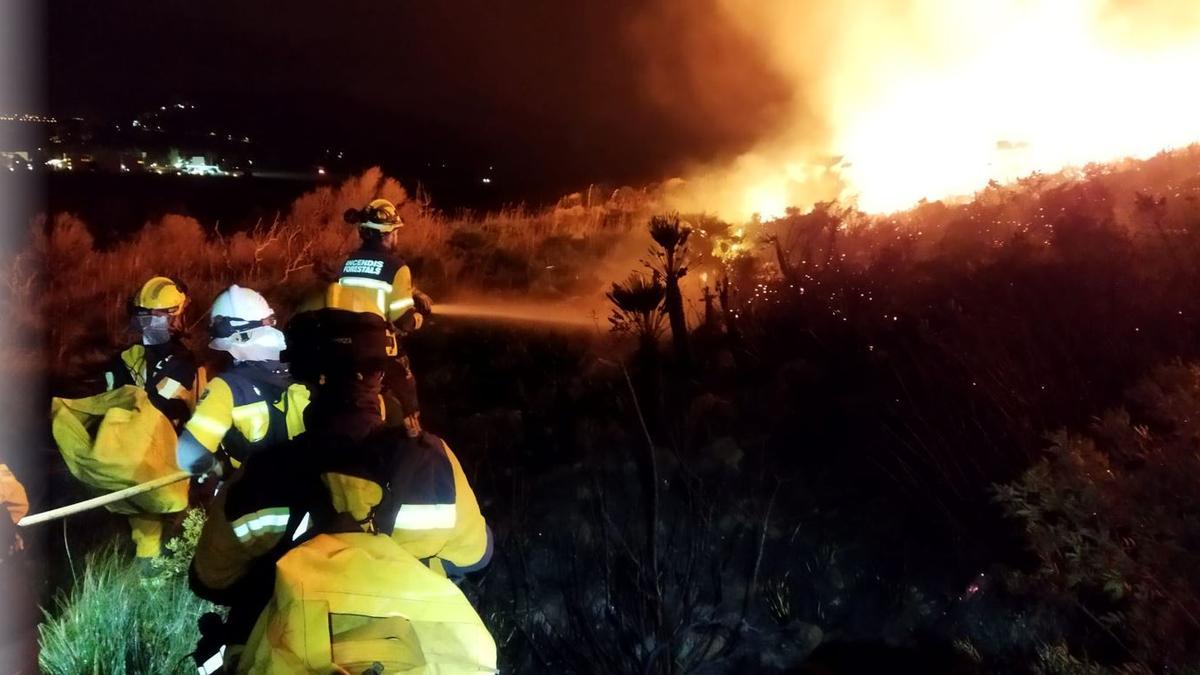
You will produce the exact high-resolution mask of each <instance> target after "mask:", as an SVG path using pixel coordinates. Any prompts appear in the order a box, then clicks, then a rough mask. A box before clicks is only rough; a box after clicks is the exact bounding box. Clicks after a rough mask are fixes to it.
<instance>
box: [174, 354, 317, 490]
mask: <svg viewBox="0 0 1200 675" xmlns="http://www.w3.org/2000/svg"><path fill="white" fill-rule="evenodd" d="M308 397H309V393H308V388H307V387H305V386H304V385H302V384H299V383H297V382H293V381H292V380H291V378H290V377H288V376H287V374H286V371H285V370H283V368H282V366H281V365H280V364H278V362H242V363H238V364H236V365H234V366H233V367H232V368H230V369H229V370H228V371H226V372H224V373H222V374H221V375H219V376H217V377H214V378H213V379H212V380H211V381H209V383H208V386H207V387H206V388H205V389H204V393H203V394H201V395H200V402H199V403H198V404H197V405H196V412H195V413H193V414H192V417H191V419H189V420H188V422H187V424H186V425H185V427H184V428H185V430H186V433H187V434H188V435H190V437H191V438H193V439H195V440H196V441H197V442H198V443H199V445H201V446H203V448H204V449H205V450H207V451H208V452H210V453H213V454H216V453H217V452H218V451H223V452H224V453H225V454H226V455H227V456H228V457H229V459H230V462H231V463H232V464H233V466H234V467H238V466H241V463H242V462H244V461H245V460H246V458H247V457H248V456H250V455H251V454H253V453H255V452H258V451H260V450H262V449H263V448H267V447H271V446H273V445H277V444H279V443H283V442H284V441H287V440H288V439H290V438H295V437H296V436H298V435H300V434H301V433H302V432H303V431H304V409H305V408H306V407H307V406H308ZM180 461H181V462H182V463H185V464H192V463H193V462H194V461H195V458H181V459H180Z"/></svg>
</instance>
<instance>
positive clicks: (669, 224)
mask: <svg viewBox="0 0 1200 675" xmlns="http://www.w3.org/2000/svg"><path fill="white" fill-rule="evenodd" d="M691 234H692V226H691V225H689V224H688V223H686V222H683V221H681V220H679V216H678V215H675V214H672V215H669V216H654V217H653V218H651V219H650V238H651V239H653V240H654V243H656V244H658V246H659V248H658V249H654V250H652V251H651V254H652V255H653V256H654V260H653V261H652V262H647V263H646V265H647V266H648V267H649V268H650V269H652V270H654V272H655V274H658V275H661V276H662V277H663V279H664V280H665V281H666V284H665V288H664V309H665V310H666V313H667V316H668V318H669V319H670V321H671V338H672V341H673V342H674V344H675V356H676V358H677V359H678V361H679V362H680V363H681V364H686V363H687V362H688V361H689V360H690V350H689V349H688V332H687V317H686V316H685V315H684V313H683V293H682V292H681V291H680V290H679V280H680V279H681V278H683V276H684V275H686V274H687V257H688V246H687V242H688V238H689V237H690V236H691Z"/></svg>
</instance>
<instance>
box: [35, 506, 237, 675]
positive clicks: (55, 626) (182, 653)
mask: <svg viewBox="0 0 1200 675" xmlns="http://www.w3.org/2000/svg"><path fill="white" fill-rule="evenodd" d="M195 513H196V512H193V513H189V516H188V520H187V521H185V532H184V536H183V537H180V538H179V539H176V540H175V541H173V542H171V544H175V547H174V548H171V549H170V550H171V552H172V555H168V556H166V557H164V559H163V562H164V563H167V564H166V565H156V566H155V567H156V569H157V570H158V576H155V577H152V578H146V577H143V576H142V574H141V571H140V570H139V569H138V566H137V565H136V564H135V563H134V562H133V561H132V560H130V559H129V558H128V557H126V556H125V555H122V554H120V553H119V552H118V551H117V550H116V549H115V548H111V547H108V548H103V549H100V550H98V551H95V552H93V553H92V554H90V555H88V557H87V561H86V563H85V568H84V571H83V575H82V576H81V577H80V578H79V580H78V582H77V583H76V585H75V586H74V588H72V589H70V590H69V591H65V592H62V593H60V594H59V595H58V597H56V598H55V600H54V602H53V605H52V607H51V608H50V609H49V610H46V611H44V613H45V616H46V619H45V621H44V622H43V623H42V624H41V625H40V626H39V627H38V632H39V634H40V639H41V654H40V656H39V658H38V662H39V665H40V666H41V669H42V672H44V673H49V674H51V675H58V674H61V675H78V674H79V673H105V674H112V675H118V674H121V673H156V674H158V673H162V674H167V673H194V672H195V670H196V669H195V666H194V665H193V663H192V661H191V659H190V657H189V656H188V655H189V654H190V653H191V652H192V650H193V649H194V648H195V644H196V640H197V639H198V638H199V635H198V633H197V628H196V620H197V619H198V618H199V617H200V615H201V614H203V613H204V612H208V611H212V610H213V609H214V607H213V605H211V604H210V603H208V602H205V601H203V600H201V599H199V598H197V597H196V596H195V595H193V594H192V592H191V590H190V589H189V588H188V585H187V574H186V573H187V566H186V564H185V565H182V566H180V565H177V564H171V563H173V562H177V561H176V560H175V559H176V558H179V559H180V560H183V559H184V556H186V558H190V557H191V549H192V548H193V547H194V542H193V541H188V539H189V537H188V533H189V531H190V530H194V531H195V532H197V533H198V531H199V526H198V525H197V523H200V524H202V523H203V518H202V515H201V516H196V515H195ZM191 521H195V522H193V523H192V525H193V527H191V528H188V527H186V524H187V523H188V522H191ZM177 549H178V550H177ZM184 549H187V550H186V551H185V550H184Z"/></svg>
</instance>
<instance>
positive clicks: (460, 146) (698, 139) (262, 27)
mask: <svg viewBox="0 0 1200 675" xmlns="http://www.w3.org/2000/svg"><path fill="white" fill-rule="evenodd" d="M709 2H710V0H687V1H685V0H672V1H667V0H658V1H657V2H653V3H649V2H634V1H632V0H603V1H601V0H595V1H588V2H566V1H562V0H546V1H540V2H523V3H516V2H501V1H497V0H454V1H449V0H437V1H432V0H426V1H420V2H418V1H415V0H352V1H346V2H317V1H315V0H289V1H286V2H282V1H275V0H271V1H262V0H255V1H254V2H195V1H180V0H168V1H160V2H144V1H131V0H110V1H106V2H103V3H97V2H91V1H67V0H53V1H52V2H50V3H49V4H48V5H47V7H48V10H47V13H46V23H45V28H46V36H47V49H48V51H49V54H48V60H47V71H46V85H47V91H46V94H47V100H48V108H49V109H50V111H51V112H54V113H56V114H88V115H100V116H119V115H124V114H128V113H135V112H137V111H140V110H144V109H147V108H150V107H154V106H158V105H161V104H163V103H170V102H172V101H177V100H188V101H194V102H196V103H198V104H199V105H201V106H204V108H205V110H206V111H208V112H209V113H210V114H212V115H214V116H215V118H216V119H219V120H224V121H226V122H227V123H229V124H232V125H237V126H238V127H239V128H244V129H246V130H247V132H248V133H252V134H255V135H256V136H257V137H258V138H261V139H264V140H267V141H270V142H276V143H311V144H333V145H340V146H342V147H346V148H349V149H351V150H352V151H354V152H356V153H358V154H357V156H359V157H362V158H364V159H365V160H366V161H371V162H374V161H384V162H385V163H386V162H388V161H392V162H402V163H407V164H412V165H416V164H419V163H422V162H426V161H438V160H449V161H451V162H466V163H472V164H475V165H484V164H490V163H493V162H494V163H495V164H497V165H500V167H499V168H500V170H501V171H503V172H504V173H505V174H507V175H510V176H521V177H522V180H524V181H526V182H527V184H528V188H529V189H530V190H531V191H545V190H558V189H563V190H565V189H567V188H574V187H578V186H581V185H585V184H587V183H589V182H593V181H596V182H608V183H619V182H629V183H634V184H637V183H641V182H646V181H651V180H657V179H662V178H665V177H668V176H670V175H673V173H675V172H677V171H679V170H681V169H682V168H683V167H684V166H686V165H687V164H688V163H689V162H698V161H710V160H715V159H718V158H720V157H723V156H727V155H730V154H733V153H735V152H737V151H740V150H743V149H745V148H747V147H749V146H750V145H751V144H752V143H753V141H754V140H755V139H756V138H759V137H760V136H761V135H762V134H765V133H767V132H768V131H769V130H770V129H772V128H773V127H774V126H776V125H778V124H779V123H781V120H780V119H779V117H780V115H781V111H782V110H785V109H786V108H787V103H788V97H789V96H790V92H789V90H788V88H787V87H786V86H785V85H784V84H783V83H782V81H781V80H780V79H779V78H778V77H776V76H775V75H774V74H773V73H772V72H771V71H770V69H769V67H768V66H767V65H766V62H765V60H764V59H763V58H762V57H761V54H760V51H759V50H758V49H757V47H756V46H755V44H754V43H753V39H752V37H750V36H746V35H744V34H742V33H739V32H738V31H737V30H735V29H734V28H733V27H731V26H730V25H729V24H728V22H727V21H725V20H723V19H721V18H720V17H719V13H718V12H717V11H716V10H715V9H714V8H713V7H711V6H708V5H707V4H706V3H709Z"/></svg>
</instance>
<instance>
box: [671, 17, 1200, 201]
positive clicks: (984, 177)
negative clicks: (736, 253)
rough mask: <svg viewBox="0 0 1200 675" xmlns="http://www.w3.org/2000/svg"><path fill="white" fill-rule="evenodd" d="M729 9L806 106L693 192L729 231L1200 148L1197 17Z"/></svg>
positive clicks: (698, 182) (702, 177)
mask: <svg viewBox="0 0 1200 675" xmlns="http://www.w3.org/2000/svg"><path fill="white" fill-rule="evenodd" d="M818 4H819V5H825V6H827V7H824V8H822V9H814V6H815V5H818ZM724 6H725V8H726V9H727V10H728V13H729V15H730V17H731V19H732V20H734V21H736V22H738V23H739V24H740V25H741V26H742V27H744V28H745V29H746V30H748V31H752V32H754V33H755V34H757V35H759V36H761V39H762V40H763V42H764V43H765V45H766V48H767V49H768V50H769V52H770V55H771V57H772V59H773V61H774V63H775V65H776V66H777V68H778V69H779V70H780V71H782V72H784V73H786V74H787V75H788V76H789V77H790V79H791V80H792V81H794V82H795V88H796V92H797V100H798V101H802V102H803V103H804V108H803V110H801V109H799V108H798V109H797V111H796V115H795V117H796V118H797V120H799V121H798V122H797V124H796V125H795V128H789V129H783V130H780V131H779V133H777V134H775V135H774V136H773V137H771V138H768V139H767V140H765V141H764V142H762V143H760V144H759V147H757V148H755V149H754V150H753V151H752V152H749V153H747V154H746V155H744V156H742V157H740V158H738V159H737V160H735V161H734V162H732V163H730V164H728V165H726V166H720V167H712V168H709V169H708V170H705V171H700V172H698V173H697V174H696V175H695V176H693V177H692V179H691V181H690V182H691V183H692V184H693V185H695V186H697V187H699V188H700V192H701V194H704V195H707V196H709V197H713V196H714V195H715V197H716V199H717V204H716V206H715V207H714V206H713V205H711V204H710V205H709V207H708V208H709V209H713V208H716V210H717V211H718V213H720V214H721V215H722V216H723V217H726V218H732V219H739V220H740V219H747V218H749V217H750V216H751V215H752V214H753V213H758V214H760V215H761V216H762V217H763V218H770V217H775V216H778V215H782V213H783V211H784V209H785V208H786V207H787V206H798V207H801V208H805V207H808V206H810V205H811V204H812V203H813V202H815V201H818V200H822V199H831V198H841V199H845V200H855V201H857V204H858V206H859V207H860V208H862V209H864V210H866V211H870V212H887V211H894V210H900V209H904V208H907V207H909V206H912V205H914V204H916V203H917V202H918V201H920V200H921V199H931V200H933V199H943V198H950V197H956V196H969V195H971V194H973V193H974V192H976V191H977V190H979V189H981V188H983V187H984V186H985V185H986V184H987V183H988V181H990V180H997V181H1000V182H1008V181H1012V180H1014V179H1016V178H1019V177H1021V176H1024V175H1028V174H1030V173H1033V172H1055V171H1059V170H1062V169H1064V168H1067V167H1071V166H1081V165H1084V164H1087V163H1090V162H1104V161H1112V160H1117V159H1121V158H1124V157H1135V158H1140V157H1148V156H1151V155H1153V154H1155V153H1157V152H1160V151H1162V150H1164V149H1170V148H1176V147H1183V146H1186V145H1189V144H1191V143H1195V142H1200V87H1197V86H1196V85H1195V82H1196V81H1197V77H1198V76H1197V73H1198V72H1200V2H1193V1H1191V0H1142V1H1141V2H1139V3H1133V2H1131V1H1130V0H1024V1H1018V0H907V1H906V2H891V3H889V2H882V1H877V0H845V1H844V2H840V3H796V2H791V1H790V0H724ZM901 8H902V9H901ZM814 114H815V116H816V118H817V120H818V121H817V122H814V121H813V118H814ZM831 158H833V159H831ZM831 176H832V177H833V180H831ZM714 186H719V189H715V188H714ZM685 206H686V204H685Z"/></svg>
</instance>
